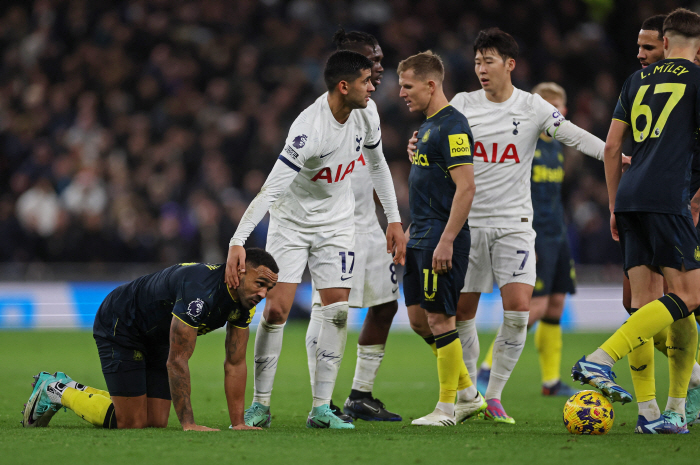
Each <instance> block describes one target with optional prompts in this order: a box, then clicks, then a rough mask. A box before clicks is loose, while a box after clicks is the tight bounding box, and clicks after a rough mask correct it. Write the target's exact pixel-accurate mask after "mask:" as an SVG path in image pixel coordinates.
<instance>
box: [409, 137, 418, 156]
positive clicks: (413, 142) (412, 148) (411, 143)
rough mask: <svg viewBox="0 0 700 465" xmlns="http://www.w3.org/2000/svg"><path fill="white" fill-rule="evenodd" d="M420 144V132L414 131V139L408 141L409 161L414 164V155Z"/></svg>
mask: <svg viewBox="0 0 700 465" xmlns="http://www.w3.org/2000/svg"><path fill="white" fill-rule="evenodd" d="M417 143H418V131H413V137H411V138H410V139H409V140H408V150H407V151H408V161H410V162H413V155H414V152H415V150H416V144H417Z"/></svg>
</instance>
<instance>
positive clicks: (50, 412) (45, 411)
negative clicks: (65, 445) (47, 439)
mask: <svg viewBox="0 0 700 465" xmlns="http://www.w3.org/2000/svg"><path fill="white" fill-rule="evenodd" d="M54 381H56V378H55V377H54V375H52V374H50V373H47V372H46V371H42V372H41V373H39V374H38V375H34V382H33V383H32V387H33V388H34V389H33V390H32V394H31V395H30V396H29V400H28V401H27V403H26V404H24V410H22V414H23V419H22V421H21V423H22V426H24V427H25V428H33V427H46V426H48V425H49V421H51V418H52V417H53V416H54V415H55V414H56V412H58V410H59V408H60V406H55V405H54V404H53V403H52V402H51V401H50V400H49V398H48V397H47V396H46V395H44V393H45V391H46V386H47V385H48V384H49V383H53V382H54Z"/></svg>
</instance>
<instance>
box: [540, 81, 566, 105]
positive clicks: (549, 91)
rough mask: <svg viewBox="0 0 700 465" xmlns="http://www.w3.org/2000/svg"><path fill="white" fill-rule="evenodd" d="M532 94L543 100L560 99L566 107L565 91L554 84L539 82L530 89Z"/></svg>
mask: <svg viewBox="0 0 700 465" xmlns="http://www.w3.org/2000/svg"><path fill="white" fill-rule="evenodd" d="M532 93H533V94H538V95H539V96H540V97H542V98H543V99H545V100H547V99H549V98H557V97H559V98H561V99H562V100H563V103H564V105H566V91H565V90H564V88H563V87H562V86H560V85H559V84H557V83H556V82H541V83H539V84H537V85H536V86H535V87H534V88H533V89H532Z"/></svg>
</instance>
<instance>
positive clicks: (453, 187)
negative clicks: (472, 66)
mask: <svg viewBox="0 0 700 465" xmlns="http://www.w3.org/2000/svg"><path fill="white" fill-rule="evenodd" d="M398 73H399V85H400V86H401V92H400V97H402V98H403V99H404V100H405V101H406V104H407V105H408V108H409V110H410V111H421V112H423V113H424V114H425V115H426V117H427V119H426V121H425V122H424V123H423V124H422V125H421V127H420V129H419V131H418V137H419V140H420V142H419V143H418V149H417V150H416V153H415V155H414V157H413V166H412V167H411V174H410V176H409V204H410V208H411V217H412V218H413V223H412V225H411V228H410V239H409V242H408V246H407V254H406V271H405V274H404V289H405V294H406V306H407V307H408V311H409V317H410V319H411V324H412V325H415V324H416V322H420V323H418V324H420V325H422V324H423V322H424V321H425V320H426V318H427V321H428V324H429V326H430V330H431V332H432V336H429V337H428V338H426V339H428V340H429V341H428V342H429V343H430V344H431V346H432V347H433V352H434V353H435V355H436V356H437V362H438V378H439V380H440V400H439V402H438V404H437V406H436V408H435V410H434V411H433V412H432V413H430V414H428V415H426V416H424V417H422V418H418V419H417V420H414V421H413V424H414V425H431V426H454V425H455V424H456V423H457V422H458V421H462V420H464V419H465V418H467V417H469V416H472V415H475V414H477V413H478V412H480V411H483V410H484V409H485V408H486V402H485V401H484V399H483V397H482V396H481V395H480V394H479V393H478V392H477V390H476V387H475V386H474V385H473V384H472V382H471V379H470V378H469V373H468V372H467V367H466V366H465V365H464V361H463V360H462V345H461V344H460V342H459V335H458V334H457V330H456V327H455V313H456V306H457V301H458V299H459V291H460V290H461V288H462V286H463V285H464V276H465V275H466V273H467V265H468V263H469V247H470V237H469V226H468V225H467V216H468V215H469V209H470V207H471V203H472V200H473V199H474V192H475V187H474V170H473V166H472V152H471V148H472V145H473V138H472V133H471V130H470V129H469V123H468V122H467V119H466V118H465V117H464V115H462V114H461V113H459V112H458V111H457V110H455V109H454V108H453V107H452V106H450V105H449V103H448V101H447V98H446V97H445V94H444V93H443V90H442V81H443V79H444V76H445V71H444V67H443V65H442V60H441V59H440V57H438V56H437V55H435V54H433V53H432V52H430V51H427V52H423V53H419V54H418V55H414V56H412V57H409V58H407V59H405V60H404V61H402V62H401V63H400V64H399V68H398ZM455 397H457V400H458V402H457V406H455Z"/></svg>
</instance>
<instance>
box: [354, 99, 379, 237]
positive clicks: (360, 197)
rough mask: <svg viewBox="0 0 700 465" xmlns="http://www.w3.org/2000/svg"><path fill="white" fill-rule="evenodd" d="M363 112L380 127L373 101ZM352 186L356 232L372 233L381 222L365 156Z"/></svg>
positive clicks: (356, 167) (359, 160) (356, 169)
mask: <svg viewBox="0 0 700 465" xmlns="http://www.w3.org/2000/svg"><path fill="white" fill-rule="evenodd" d="M362 111H363V112H367V113H369V121H370V122H372V121H377V127H379V113H378V112H377V104H376V103H374V101H373V100H370V101H369V103H368V104H367V108H366V109H364V110H362ZM377 140H379V138H377ZM366 145H370V144H366ZM351 185H352V191H353V193H354V194H355V232H356V233H368V232H371V231H373V230H374V229H376V228H378V227H379V220H378V219H377V209H376V206H375V204H374V184H373V183H372V178H371V177H370V175H369V168H368V166H367V159H366V158H365V157H364V155H360V157H359V158H358V159H357V162H356V163H355V171H353V174H352V180H351Z"/></svg>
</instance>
